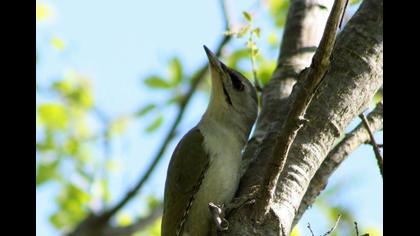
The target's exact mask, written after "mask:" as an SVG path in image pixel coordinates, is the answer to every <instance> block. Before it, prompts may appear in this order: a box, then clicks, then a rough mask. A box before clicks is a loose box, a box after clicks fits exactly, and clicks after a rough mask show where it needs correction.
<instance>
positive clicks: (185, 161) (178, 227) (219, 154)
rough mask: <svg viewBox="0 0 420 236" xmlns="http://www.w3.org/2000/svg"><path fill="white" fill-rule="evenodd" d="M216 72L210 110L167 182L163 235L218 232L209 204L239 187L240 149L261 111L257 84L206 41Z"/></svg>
mask: <svg viewBox="0 0 420 236" xmlns="http://www.w3.org/2000/svg"><path fill="white" fill-rule="evenodd" d="M203 47H204V50H205V52H206V54H207V58H208V62H209V63H208V64H209V69H210V75H211V93H210V100H209V103H208V106H207V109H206V111H205V113H204V114H203V116H202V117H201V120H200V121H199V122H198V124H197V125H196V126H195V127H193V128H192V129H191V130H190V131H188V132H187V133H186V134H185V135H184V136H183V137H182V138H181V140H180V141H179V143H178V145H177V146H176V148H175V150H174V152H173V154H172V157H171V160H170V162H169V166H168V170H167V177H166V181H165V190H164V203H163V216H162V224H161V234H162V236H208V235H211V234H212V233H210V232H214V231H212V230H213V229H214V225H212V224H213V221H212V216H211V213H210V210H209V206H208V204H209V203H214V204H217V205H221V206H223V205H224V204H228V203H229V202H230V201H231V200H232V199H233V197H234V195H235V192H236V190H237V188H238V185H239V180H240V168H241V152H242V150H243V148H244V146H245V145H246V143H247V140H248V136H249V134H250V132H251V130H252V127H253V124H254V122H255V120H256V118H257V114H258V99H257V93H256V90H255V87H254V86H253V85H252V83H251V82H250V81H249V80H248V79H247V78H246V77H245V76H244V75H242V74H241V73H240V72H238V71H236V70H234V69H232V68H229V67H227V66H226V65H225V64H224V63H223V62H221V61H220V60H218V58H217V57H216V55H215V54H214V53H213V52H212V51H210V49H208V48H207V47H206V46H205V45H203Z"/></svg>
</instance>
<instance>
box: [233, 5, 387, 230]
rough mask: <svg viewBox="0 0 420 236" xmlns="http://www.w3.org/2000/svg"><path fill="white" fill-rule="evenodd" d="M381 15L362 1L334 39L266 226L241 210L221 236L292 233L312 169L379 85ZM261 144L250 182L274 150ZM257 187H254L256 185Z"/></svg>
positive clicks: (378, 9) (266, 143)
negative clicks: (329, 60)
mask: <svg viewBox="0 0 420 236" xmlns="http://www.w3.org/2000/svg"><path fill="white" fill-rule="evenodd" d="M382 10H383V1H382V0H365V1H364V2H363V3H362V4H361V6H360V8H359V9H358V11H357V12H356V14H355V15H354V16H353V17H352V19H351V20H350V21H349V22H348V23H347V24H346V25H345V27H344V29H343V30H342V31H341V32H340V33H339V35H338V36H337V42H336V44H335V47H334V50H333V52H332V57H331V65H330V67H329V69H328V71H327V73H326V75H325V77H324V79H323V81H322V83H321V85H320V86H319V88H318V89H317V94H316V95H315V97H313V100H312V101H311V104H310V105H309V107H308V108H307V110H306V117H307V119H308V120H309V122H308V123H307V124H306V125H305V126H304V127H303V128H302V129H301V130H300V131H299V134H298V135H297V136H296V138H295V141H294V143H293V145H292V146H291V148H290V151H289V155H288V158H287V162H286V163H285V166H284V168H283V171H282V172H281V175H280V177H279V180H278V183H277V189H276V192H275V194H276V195H275V200H274V201H273V202H272V204H271V206H270V211H269V214H267V216H266V220H265V222H264V223H263V224H262V225H259V224H255V223H254V222H255V220H254V219H253V218H252V216H251V214H250V213H251V211H252V208H251V207H250V206H248V207H247V206H244V207H242V208H240V209H238V210H237V211H235V212H234V213H232V214H231V215H230V216H229V218H228V221H229V225H230V230H229V232H227V233H225V235H279V234H280V235H284V234H286V235H287V234H288V233H289V232H290V229H291V226H292V223H293V219H294V218H295V214H296V213H297V211H298V209H299V206H300V202H301V200H302V198H303V196H304V194H305V192H306V189H307V188H308V186H309V183H310V180H311V179H312V177H313V175H314V174H315V173H316V170H317V169H318V168H319V166H320V165H321V163H322V161H323V160H324V158H325V157H326V156H327V154H328V152H329V151H330V150H331V149H332V147H333V145H334V143H336V142H337V140H338V138H339V135H340V133H341V132H342V131H343V130H344V128H345V127H347V125H348V124H349V122H351V121H352V120H353V119H354V118H355V117H356V116H357V115H359V114H360V112H361V111H363V110H364V109H365V107H366V106H367V105H368V104H369V102H370V101H371V99H372V97H373V95H374V93H375V92H376V91H377V90H378V88H379V87H380V86H381V84H382V73H383V70H382V65H383V63H382V59H383V29H382V27H383V13H382ZM276 108H277V107H276V106H273V107H272V109H276ZM269 133H270V132H267V135H269ZM273 133H274V132H273ZM264 140H265V141H264V142H263V143H262V144H261V145H260V147H259V148H258V149H259V150H260V151H259V152H260V154H258V158H257V159H256V161H255V162H253V163H252V164H251V165H250V168H249V169H251V168H255V170H259V172H258V171H255V172H254V174H255V176H251V178H252V177H253V178H257V179H258V178H259V179H260V178H261V177H260V176H259V175H261V173H263V169H262V168H261V167H259V168H257V167H255V163H258V162H259V161H260V158H261V159H264V158H267V155H270V152H267V153H264V155H263V154H262V153H263V152H264V150H266V149H267V150H270V149H271V150H272V148H271V146H274V145H275V143H274V142H273V141H272V140H270V141H266V138H265V139H264ZM247 173H248V171H247V172H246V173H245V175H244V176H243V178H245V177H246V176H247ZM241 183H242V180H241ZM255 184H256V185H258V182H256V183H255ZM247 187H248V186H245V188H247ZM240 191H241V192H240V194H241V196H242V195H245V194H246V193H247V191H246V190H245V191H244V189H240ZM257 201H258V199H257ZM282 229H284V231H285V233H282Z"/></svg>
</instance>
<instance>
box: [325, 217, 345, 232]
mask: <svg viewBox="0 0 420 236" xmlns="http://www.w3.org/2000/svg"><path fill="white" fill-rule="evenodd" d="M340 219H341V215H338V218H337V220H336V221H335V224H334V226H333V227H332V228H331V229H330V230H328V231H327V232H326V233H325V234H323V235H322V236H327V235H328V234H331V233H332V232H334V230H335V228H337V225H338V222H339V221H340Z"/></svg>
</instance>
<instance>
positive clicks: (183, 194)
mask: <svg viewBox="0 0 420 236" xmlns="http://www.w3.org/2000/svg"><path fill="white" fill-rule="evenodd" d="M203 140H204V137H203V135H202V134H201V132H200V130H199V129H198V128H194V129H192V130H190V131H189V132H188V133H187V134H186V135H185V136H184V137H183V138H182V139H181V141H180V142H179V143H178V145H177V147H176V148H175V151H174V153H173V154H172V158H171V161H170V163H169V168H168V173H167V177H166V183H165V195H164V209H163V217H162V236H175V235H176V231H177V230H178V228H179V226H180V224H181V222H182V221H183V220H185V217H186V216H187V214H188V210H189V208H190V207H191V203H192V201H193V198H194V194H195V193H196V192H197V190H198V187H199V186H200V184H201V181H202V179H203V177H204V174H205V172H206V170H207V167H208V163H209V157H208V155H207V153H206V152H205V151H204V148H203ZM182 223H184V222H182Z"/></svg>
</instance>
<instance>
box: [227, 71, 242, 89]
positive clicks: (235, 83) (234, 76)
mask: <svg viewBox="0 0 420 236" xmlns="http://www.w3.org/2000/svg"><path fill="white" fill-rule="evenodd" d="M228 73H229V76H230V79H231V80H232V84H233V87H234V88H235V89H236V90H239V91H243V90H244V85H243V84H242V82H241V79H239V77H238V75H237V74H236V73H235V72H233V71H231V70H228Z"/></svg>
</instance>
